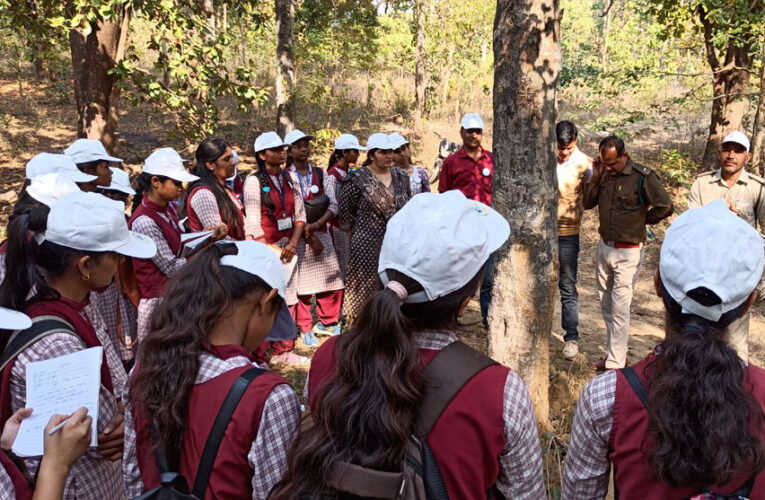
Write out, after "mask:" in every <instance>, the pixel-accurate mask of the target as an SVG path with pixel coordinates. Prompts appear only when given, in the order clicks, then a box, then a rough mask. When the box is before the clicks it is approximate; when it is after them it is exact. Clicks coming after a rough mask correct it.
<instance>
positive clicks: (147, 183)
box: [132, 172, 154, 212]
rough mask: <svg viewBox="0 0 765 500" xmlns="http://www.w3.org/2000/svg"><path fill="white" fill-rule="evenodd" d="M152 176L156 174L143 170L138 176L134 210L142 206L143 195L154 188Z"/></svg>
mask: <svg viewBox="0 0 765 500" xmlns="http://www.w3.org/2000/svg"><path fill="white" fill-rule="evenodd" d="M152 177H154V175H152V174H147V173H146V172H142V173H141V175H139V176H138V177H136V180H135V184H136V186H135V195H134V196H133V210H132V212H135V211H136V209H137V208H138V207H140V206H141V201H143V197H144V196H146V195H148V194H149V193H151V191H152V189H153V188H152V185H151V178H152Z"/></svg>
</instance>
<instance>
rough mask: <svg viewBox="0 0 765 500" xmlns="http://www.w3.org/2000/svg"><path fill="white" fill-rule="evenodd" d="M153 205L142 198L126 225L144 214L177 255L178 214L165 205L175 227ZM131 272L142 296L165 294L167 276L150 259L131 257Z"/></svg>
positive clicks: (130, 224) (178, 243) (149, 296)
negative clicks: (157, 227)
mask: <svg viewBox="0 0 765 500" xmlns="http://www.w3.org/2000/svg"><path fill="white" fill-rule="evenodd" d="M155 206H156V205H155V204H154V203H152V202H151V201H149V200H147V199H145V198H144V199H143V200H142V201H141V204H140V205H139V206H138V208H136V209H135V211H134V212H133V215H131V216H130V220H129V221H128V227H130V228H132V227H133V221H135V220H136V219H137V218H138V217H140V216H142V215H145V216H146V217H148V218H150V219H151V220H153V221H154V223H155V224H156V225H157V226H159V229H160V230H161V231H162V234H163V235H164V236H165V240H166V241H167V245H168V246H169V247H170V250H171V251H172V252H173V253H174V254H175V255H178V251H179V250H180V248H181V230H180V226H179V223H178V216H177V215H175V211H174V210H173V209H172V208H171V207H167V213H168V215H169V216H170V219H171V220H172V221H173V223H174V224H175V227H173V225H171V224H168V223H167V221H165V220H164V219H163V218H162V217H160V215H159V214H158V213H157V211H156V209H154V207H155ZM158 208H159V207H158ZM133 272H134V273H135V278H136V281H137V282H138V289H139V290H140V291H141V297H142V298H144V299H153V298H156V297H162V296H163V295H165V286H167V279H168V277H167V276H166V275H165V273H163V272H162V271H160V269H159V268H158V267H157V265H156V264H154V262H153V261H152V260H151V259H136V258H133Z"/></svg>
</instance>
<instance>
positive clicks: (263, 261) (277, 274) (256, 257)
mask: <svg viewBox="0 0 765 500" xmlns="http://www.w3.org/2000/svg"><path fill="white" fill-rule="evenodd" d="M222 243H223V242H222ZM225 243H230V242H225ZM234 244H235V245H236V247H237V249H238V250H239V251H238V253H237V254H236V255H224V256H223V257H221V259H220V263H221V265H223V266H230V267H235V268H236V269H239V270H241V271H244V272H247V273H250V274H252V275H254V276H257V277H258V278H260V279H262V280H263V281H265V282H266V283H267V284H268V286H270V287H271V288H276V289H277V290H278V292H279V296H281V298H284V297H285V294H286V290H287V277H286V276H285V274H284V268H283V267H282V263H281V261H280V260H279V257H277V256H276V254H275V253H274V251H273V250H271V249H270V248H269V247H268V246H267V245H266V244H264V243H260V242H259V241H237V242H235V243H234Z"/></svg>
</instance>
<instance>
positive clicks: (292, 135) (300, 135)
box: [284, 129, 314, 146]
mask: <svg viewBox="0 0 765 500" xmlns="http://www.w3.org/2000/svg"><path fill="white" fill-rule="evenodd" d="M313 138H314V137H313V136H312V135H308V134H305V133H304V132H303V131H302V130H298V129H295V130H291V131H290V132H287V135H285V136H284V142H286V143H287V144H288V145H290V146H292V145H293V144H295V143H296V142H297V141H301V140H303V139H308V140H309V141H310V140H313Z"/></svg>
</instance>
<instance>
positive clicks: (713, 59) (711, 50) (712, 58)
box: [696, 4, 720, 70]
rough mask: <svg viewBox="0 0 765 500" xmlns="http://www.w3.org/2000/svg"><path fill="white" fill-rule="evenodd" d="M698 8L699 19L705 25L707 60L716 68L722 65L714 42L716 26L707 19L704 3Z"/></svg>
mask: <svg viewBox="0 0 765 500" xmlns="http://www.w3.org/2000/svg"><path fill="white" fill-rule="evenodd" d="M696 10H697V11H698V13H699V21H701V25H702V26H703V27H704V48H705V49H706V51H705V52H706V54H707V61H708V62H709V65H710V66H711V67H712V69H713V70H716V69H718V68H719V67H720V61H718V60H717V54H716V53H715V45H714V43H712V35H713V32H714V28H713V27H712V23H710V22H709V19H707V14H706V12H704V7H703V5H702V4H699V6H698V8H697V9H696Z"/></svg>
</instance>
